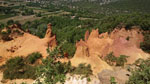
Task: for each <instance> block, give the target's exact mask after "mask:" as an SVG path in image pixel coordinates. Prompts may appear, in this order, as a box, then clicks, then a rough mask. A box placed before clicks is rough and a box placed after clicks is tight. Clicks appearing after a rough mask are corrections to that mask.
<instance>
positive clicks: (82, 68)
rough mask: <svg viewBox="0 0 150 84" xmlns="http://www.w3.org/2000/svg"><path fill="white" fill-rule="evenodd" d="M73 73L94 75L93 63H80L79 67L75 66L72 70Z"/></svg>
mask: <svg viewBox="0 0 150 84" xmlns="http://www.w3.org/2000/svg"><path fill="white" fill-rule="evenodd" d="M71 73H72V74H78V75H84V76H85V77H88V76H90V75H92V70H91V65H90V64H88V65H86V64H79V65H78V67H75V68H74V69H73V70H72V72H71Z"/></svg>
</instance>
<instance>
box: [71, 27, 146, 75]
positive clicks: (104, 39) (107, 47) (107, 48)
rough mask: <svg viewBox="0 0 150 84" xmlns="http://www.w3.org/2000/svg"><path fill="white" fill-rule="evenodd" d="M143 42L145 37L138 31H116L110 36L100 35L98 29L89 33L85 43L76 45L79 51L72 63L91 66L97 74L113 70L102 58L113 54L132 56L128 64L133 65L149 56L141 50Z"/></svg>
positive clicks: (81, 41)
mask: <svg viewBox="0 0 150 84" xmlns="http://www.w3.org/2000/svg"><path fill="white" fill-rule="evenodd" d="M142 41H143V35H142V33H141V32H140V30H138V29H131V30H125V28H122V29H115V30H114V31H113V32H111V33H110V34H108V33H102V34H99V32H98V29H97V30H92V32H91V33H90V35H89V34H88V31H87V32H86V33H85V41H83V40H80V41H79V42H77V43H76V48H77V50H76V53H75V55H74V58H72V59H71V62H72V64H73V65H75V66H76V65H77V64H80V63H87V64H91V66H92V69H93V71H94V73H97V72H100V71H101V70H103V69H111V67H110V66H109V65H107V63H105V62H104V61H102V60H101V59H100V58H103V57H105V56H106V55H107V54H109V53H110V52H113V53H114V55H115V56H120V55H126V56H130V57H129V58H128V63H133V62H135V61H136V60H137V59H139V58H144V59H145V58H147V57H148V56H149V54H147V53H145V52H143V51H142V50H141V49H140V48H139V46H140V42H142Z"/></svg>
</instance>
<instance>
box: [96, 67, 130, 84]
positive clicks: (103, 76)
mask: <svg viewBox="0 0 150 84" xmlns="http://www.w3.org/2000/svg"><path fill="white" fill-rule="evenodd" d="M130 74H131V73H130V72H128V71H127V70H125V69H121V70H115V71H111V70H107V69H106V70H103V71H102V72H101V73H99V74H98V78H99V80H100V81H101V83H102V84H110V78H111V77H114V78H115V81H116V82H117V84H125V83H126V81H127V80H128V79H129V75H130Z"/></svg>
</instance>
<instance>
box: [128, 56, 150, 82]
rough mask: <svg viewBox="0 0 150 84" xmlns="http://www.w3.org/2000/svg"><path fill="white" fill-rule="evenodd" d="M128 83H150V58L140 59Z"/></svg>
mask: <svg viewBox="0 0 150 84" xmlns="http://www.w3.org/2000/svg"><path fill="white" fill-rule="evenodd" d="M131 73H132V74H131V76H130V77H129V81H128V82H127V83H126V84H150V59H147V60H143V59H140V60H138V61H137V62H136V68H135V69H132V71H131Z"/></svg>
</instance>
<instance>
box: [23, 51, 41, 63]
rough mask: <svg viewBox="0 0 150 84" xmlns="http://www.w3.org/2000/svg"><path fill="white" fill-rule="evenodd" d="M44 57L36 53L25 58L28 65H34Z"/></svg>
mask: <svg viewBox="0 0 150 84" xmlns="http://www.w3.org/2000/svg"><path fill="white" fill-rule="evenodd" d="M41 57H42V55H41V54H40V53H39V52H35V53H32V54H29V55H28V56H27V57H26V58H25V62H26V63H28V64H34V63H35V61H36V60H37V59H39V58H41Z"/></svg>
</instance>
